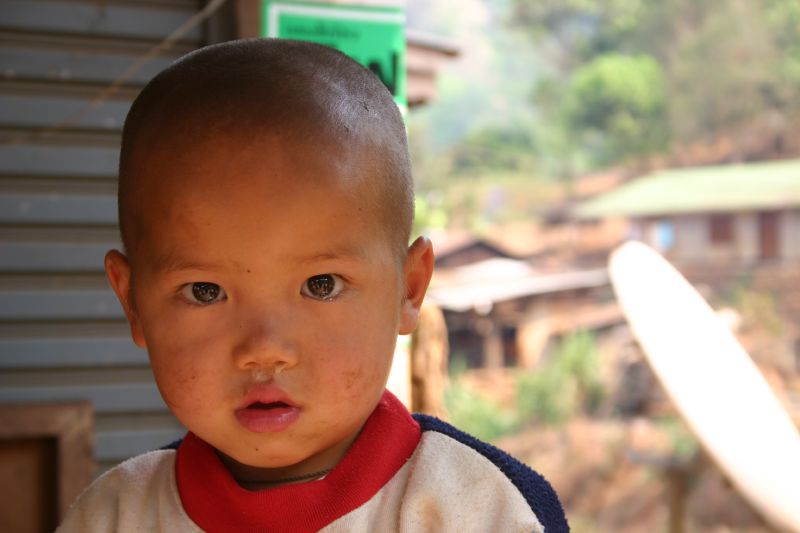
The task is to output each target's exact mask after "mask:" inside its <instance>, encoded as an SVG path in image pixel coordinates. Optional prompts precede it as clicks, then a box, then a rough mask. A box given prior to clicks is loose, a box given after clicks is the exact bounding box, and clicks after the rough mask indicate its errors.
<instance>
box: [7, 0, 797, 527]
mask: <svg viewBox="0 0 800 533" xmlns="http://www.w3.org/2000/svg"><path fill="white" fill-rule="evenodd" d="M273 3H275V2H273ZM284 3H285V2H284ZM328 3H329V4H331V3H332V4H339V3H337V2H328ZM349 3H351V4H364V3H365V2H356V1H354V2H349ZM366 3H367V4H376V3H377V4H384V5H386V4H390V5H397V4H401V5H402V6H403V8H404V9H405V13H406V19H405V20H406V22H405V26H404V28H403V34H402V35H403V40H404V45H405V47H406V50H405V53H406V76H407V94H406V95H405V96H406V102H407V104H408V112H407V124H408V132H409V142H410V147H411V152H412V159H413V164H414V172H415V179H416V186H417V220H416V229H415V231H416V232H417V233H424V234H427V235H429V236H430V237H431V238H432V240H433V243H434V248H435V251H436V257H437V258H436V271H435V274H434V279H433V282H432V286H431V289H430V292H429V297H428V304H427V305H426V307H425V309H424V311H423V314H422V323H421V327H420V330H419V332H418V333H417V334H416V335H415V336H414V337H413V338H411V339H409V340H408V342H407V343H405V341H404V343H405V344H404V343H401V346H406V345H407V347H408V351H409V352H410V355H411V359H410V367H411V377H412V382H411V388H410V392H409V394H408V397H409V402H410V403H411V405H412V407H414V408H415V409H416V410H422V411H426V412H430V413H433V414H436V415H438V416H441V417H443V418H446V419H448V420H450V421H451V422H452V423H454V424H455V425H457V426H459V427H461V428H463V429H464V430H466V431H468V432H470V433H473V434H475V435H476V436H478V437H479V438H482V439H485V440H489V441H491V442H493V443H494V444H496V445H497V446H499V447H501V448H503V449H505V450H507V451H509V452H511V453H512V454H514V455H515V456H517V457H519V458H520V459H522V460H523V461H526V462H528V463H529V464H531V465H532V466H533V467H534V468H536V469H537V470H539V471H540V472H542V473H543V474H544V475H545V476H546V477H547V478H548V479H549V480H550V481H551V482H552V483H553V485H554V486H555V488H556V490H557V492H558V493H559V495H560V497H561V498H562V501H563V503H564V505H565V507H566V509H567V514H568V518H569V520H570V523H571V525H572V527H573V529H574V531H576V532H578V533H580V532H589V531H619V532H639V531H670V532H678V531H689V532H706V531H709V532H728V531H731V532H733V531H735V532H753V533H755V532H770V531H776V530H775V529H773V526H770V525H769V524H768V523H767V521H766V520H765V518H764V517H762V516H760V515H759V514H758V512H757V511H756V510H754V509H753V508H752V507H751V506H750V505H749V504H748V503H747V502H746V501H745V500H744V498H743V497H742V496H741V495H739V494H738V493H737V491H736V490H735V488H734V487H733V486H732V485H731V483H730V482H729V481H728V480H727V479H726V478H725V476H724V475H723V474H722V473H721V472H720V471H719V470H718V469H717V468H716V466H715V465H714V463H713V462H712V461H711V460H710V459H709V457H708V456H707V454H706V453H705V452H704V450H703V449H702V447H701V446H700V445H699V443H698V441H697V438H696V437H695V436H694V435H693V434H692V432H691V431H690V430H689V429H687V426H686V425H685V424H684V422H683V421H682V420H681V418H680V416H679V414H678V413H677V411H676V410H675V408H674V407H673V405H672V403H671V402H670V400H669V398H668V397H667V396H666V394H665V393H664V392H663V390H662V388H661V387H660V385H659V383H658V381H657V380H656V379H655V377H654V376H653V374H652V372H651V370H650V369H649V367H648V365H647V362H646V360H645V358H644V356H643V354H642V352H641V350H640V348H639V347H638V345H637V343H636V341H635V340H634V338H633V336H632V334H631V332H630V330H629V328H628V327H627V325H626V322H625V319H624V317H623V314H622V312H621V310H620V308H619V305H618V303H617V301H616V299H615V296H614V293H613V290H612V288H611V285H610V281H609V275H608V271H607V261H608V256H609V253H610V252H611V251H612V250H613V249H614V248H615V247H616V246H618V245H619V244H621V243H623V242H625V241H626V240H630V239H637V240H641V241H644V242H646V243H647V244H649V245H650V246H652V247H653V248H655V249H656V250H658V251H659V252H661V253H662V254H663V255H664V256H665V257H666V258H667V259H669V260H670V261H671V262H672V263H673V264H674V265H676V266H677V267H678V268H679V270H680V271H681V272H682V273H683V274H684V275H685V276H686V277H687V278H688V279H689V280H690V281H691V282H692V283H693V284H695V286H696V287H697V288H698V289H699V290H700V292H701V293H702V294H703V295H704V296H705V297H706V299H707V300H708V301H709V302H710V303H711V305H712V306H713V307H714V308H715V310H717V311H718V313H719V315H720V317H721V318H722V319H723V320H725V322H726V323H727V324H728V325H729V327H730V328H731V329H732V330H733V331H734V333H735V334H736V336H737V338H738V339H739V341H740V342H741V343H742V345H743V346H744V347H745V349H746V350H747V351H748V353H749V354H750V355H751V356H752V358H753V359H754V361H755V362H756V364H757V366H758V368H759V369H760V370H761V372H762V373H763V375H764V376H765V377H766V379H767V381H768V382H769V384H770V385H771V386H772V388H773V390H774V392H775V393H776V395H777V396H778V398H779V399H780V401H781V403H782V405H783V406H784V407H785V408H786V410H787V412H789V413H790V416H792V417H793V420H794V421H795V423H796V424H797V425H798V426H800V120H798V118H800V3H798V2H796V0H758V1H744V0H715V1H710V0H704V1H690V0H662V1H660V2H649V1H646V0H608V1H593V0H537V1H532V0H460V1H458V2H454V1H447V0H407V1H406V2H366ZM263 6H264V4H263V3H262V2H260V1H259V0H230V1H228V2H224V1H220V0H214V1H211V2H203V1H195V0H102V1H101V0H0V369H2V372H0V404H3V405H0V501H5V502H9V501H14V500H15V499H16V500H17V501H18V502H19V503H18V505H16V506H11V507H14V508H13V509H12V508H11V507H9V506H8V505H6V506H3V509H0V529H2V530H5V529H7V530H9V531H17V530H19V531H22V530H26V531H28V530H29V531H37V530H48V524H50V525H52V524H54V523H55V522H56V521H57V517H58V515H59V513H60V512H63V509H64V508H65V506H66V505H68V503H69V502H70V501H71V499H72V497H74V494H75V493H76V491H79V490H80V489H81V488H82V487H83V486H84V485H85V484H86V482H88V480H90V479H91V478H92V477H93V476H94V475H97V474H99V473H101V472H102V471H104V470H106V469H108V468H109V467H111V466H113V465H114V464H116V463H118V462H119V461H121V460H123V459H125V458H127V457H130V456H132V455H135V454H138V453H141V452H142V451H145V450H148V449H153V448H157V447H159V446H161V445H163V444H165V443H168V442H170V441H172V440H173V439H174V438H176V437H178V436H180V435H181V434H182V432H183V430H182V428H181V427H180V425H179V424H178V423H177V422H176V421H175V420H174V419H173V417H172V416H171V415H170V414H169V412H168V411H167V409H166V407H165V406H164V405H163V402H162V400H161V398H160V396H159V395H158V391H157V390H156V388H155V385H154V384H153V381H152V376H151V374H150V371H149V368H148V365H147V359H146V354H144V353H143V352H142V351H141V350H138V349H137V348H135V347H134V345H133V344H132V343H131V341H130V340H129V339H128V335H127V328H126V324H125V321H124V317H123V315H122V312H121V310H120V309H119V306H118V304H117V302H116V300H115V298H114V296H113V294H112V293H111V291H110V290H109V289H108V287H107V286H106V283H105V280H104V276H103V272H102V258H103V254H104V253H105V251H106V250H107V249H109V248H113V247H118V246H119V244H118V235H117V230H116V200H115V177H116V164H117V150H118V146H119V134H120V130H121V126H122V122H123V120H124V116H125V113H126V112H127V109H128V107H129V105H130V102H131V101H132V99H133V98H134V97H135V95H136V94H137V93H138V91H139V90H140V89H141V87H142V86H143V85H144V84H145V83H146V82H147V80H149V79H150V78H151V77H152V76H153V75H154V74H155V73H156V72H158V71H159V70H160V69H162V68H164V67H165V66H166V65H168V64H169V63H170V62H171V61H173V60H174V59H176V58H177V57H180V56H181V55H183V54H184V53H186V52H188V51H190V50H192V49H195V48H197V47H199V46H202V45H203V44H206V43H210V42H218V41H221V40H226V39H232V38H236V37H242V36H254V35H259V34H263V33H262V29H263V28H262V20H261V19H260V17H261V16H262V15H261V13H262V11H261V9H262V8H263ZM724 376H725V368H720V369H719V378H720V379H724ZM42 402H49V403H48V404H46V409H45V408H44V407H42V406H43V405H45V404H42ZM22 403H26V404H30V405H27V406H23V409H24V410H22V411H20V409H21V408H20V407H19V404H22ZM43 409H44V410H43ZM42 428H44V429H42ZM42 435H44V436H46V437H47V438H46V439H42V438H41V437H42ZM21 473H25V475H24V476H22V474H21ZM22 477H24V479H26V480H28V481H25V482H20V479H22ZM26 483H27V484H26ZM29 485H30V486H29ZM28 489H29V491H30V494H31V496H30V498H29V500H28V499H24V498H23V497H22V496H21V494H23V493H25V494H28V493H27V492H25V491H26V490H28ZM25 498H28V496H25ZM23 500H24V501H23ZM26 506H27V507H26ZM20 508H23V509H31V510H33V511H31V513H32V515H31V516H34V515H35V518H36V520H38V522H36V523H33V525H31V524H32V523H31V522H29V523H28V525H27V526H23V525H21V522H14V520H17V519H18V517H19V515H21V514H24V513H20V512H19V510H20ZM46 509H51V510H50V511H45V510H46ZM48 513H49V514H48ZM9 524H10V525H9ZM3 525H6V526H8V527H7V528H4V527H3ZM24 527H27V528H28V529H24Z"/></svg>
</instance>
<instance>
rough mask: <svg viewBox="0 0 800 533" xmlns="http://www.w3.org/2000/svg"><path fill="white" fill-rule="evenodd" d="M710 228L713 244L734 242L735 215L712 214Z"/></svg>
mask: <svg viewBox="0 0 800 533" xmlns="http://www.w3.org/2000/svg"><path fill="white" fill-rule="evenodd" d="M709 230H710V236H711V243H712V244H729V243H731V242H733V217H732V216H731V215H711V218H710V219H709Z"/></svg>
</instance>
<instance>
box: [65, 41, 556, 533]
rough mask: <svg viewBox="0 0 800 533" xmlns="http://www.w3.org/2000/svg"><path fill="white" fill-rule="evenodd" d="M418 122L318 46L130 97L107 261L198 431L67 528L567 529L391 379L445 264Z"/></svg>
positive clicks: (270, 48)
mask: <svg viewBox="0 0 800 533" xmlns="http://www.w3.org/2000/svg"><path fill="white" fill-rule="evenodd" d="M412 192H413V191H412V181H411V169H410V164H409V157H408V149H407V145H406V137H405V128H404V125H403V121H402V119H401V117H400V114H399V112H398V109H397V107H396V105H395V104H394V102H393V100H392V98H391V95H390V94H389V92H388V91H387V90H386V88H385V87H384V86H383V85H382V84H381V83H380V81H379V80H378V79H377V78H376V77H375V76H374V75H373V74H372V73H370V72H369V71H368V70H366V69H365V68H363V67H361V66H360V65H358V64H357V63H356V62H354V61H352V60H351V59H349V58H347V57H346V56H344V55H343V54H341V53H339V52H337V51H335V50H333V49H330V48H327V47H323V46H321V45H316V44H311V43H303V42H295V41H283V40H277V39H256V40H246V41H236V42H228V43H224V44H219V45H214V46H209V47H207V48H203V49H201V50H198V51H196V52H193V53H191V54H189V55H187V56H186V57H184V58H182V59H181V60H179V61H178V62H176V63H175V64H174V65H172V66H171V67H169V68H167V69H166V70H165V71H163V72H162V73H160V74H159V75H158V76H156V77H155V78H154V79H153V80H152V81H151V82H150V83H149V84H148V85H147V87H145V89H144V90H143V91H142V93H141V94H140V95H139V97H138V98H137V99H136V101H135V102H134V104H133V107H132V108H131V111H130V113H129V115H128V118H127V120H126V122H125V127H124V131H123V140H122V152H121V156H120V174H119V215H120V227H121V232H122V240H123V244H124V249H125V253H124V254H123V253H121V252H119V251H115V250H112V251H111V252H109V253H108V255H107V256H106V271H107V273H108V278H109V280H110V282H111V285H112V286H113V288H114V291H115V292H116V294H117V296H118V297H119V300H120V302H121V303H122V306H123V308H124V310H125V314H126V316H127V318H128V321H129V323H130V328H131V334H132V336H133V340H134V341H135V342H136V344H137V345H139V346H141V347H146V348H147V350H148V353H149V357H150V361H151V365H152V368H153V373H154V375H155V378H156V382H157V384H158V388H159V390H160V392H161V394H162V396H163V398H164V401H165V402H166V404H167V405H168V406H169V408H170V409H171V411H172V412H173V413H174V414H175V416H176V417H177V418H178V420H180V421H181V423H183V424H184V425H185V426H186V428H188V430H189V433H188V434H187V435H186V437H185V438H184V439H183V440H182V442H181V443H180V444H179V445H177V446H176V447H175V448H176V449H166V450H159V451H154V452H150V453H146V454H144V455H141V456H139V457H135V458H133V459H130V460H128V461H126V462H124V463H122V464H121V465H119V466H117V467H116V468H113V469H112V470H110V471H108V472H107V473H105V474H104V475H103V476H101V477H100V478H99V479H98V480H97V481H95V483H94V484H92V486H90V487H89V488H88V489H87V490H86V491H85V492H84V494H83V495H82V496H81V497H80V498H79V499H78V501H77V502H76V503H75V504H74V505H73V507H72V509H71V510H70V512H69V514H68V516H67V517H66V519H65V521H64V523H63V524H62V525H61V528H60V531H63V532H73V531H80V532H85V531H168V532H180V531H201V530H205V531H211V532H216V531H236V532H240V531H287V532H292V533H298V532H306V531H308V532H311V531H318V530H323V531H348V532H349V531H376V532H384V531H407V532H417V531H436V532H438V531H454V532H459V533H461V532H467V531H492V532H494V531H503V532H516V531H519V532H523V531H524V532H531V531H543V530H546V531H547V532H548V533H550V532H560V531H566V530H567V529H568V528H567V522H566V520H565V518H564V514H563V511H562V509H561V505H560V504H559V501H558V498H557V497H556V495H555V493H554V492H553V490H552V489H551V488H550V486H549V485H548V484H547V482H546V481H545V480H544V479H543V478H542V477H541V476H539V475H538V474H536V473H535V472H533V471H532V470H530V469H528V468H527V467H525V466H524V465H522V464H521V463H519V462H517V461H516V460H514V459H512V458H511V457H509V456H508V455H506V454H504V453H503V452H501V451H499V450H497V449H495V448H493V447H491V446H489V445H486V444H484V443H481V442H479V441H477V440H475V439H474V438H472V437H470V436H468V435H465V434H464V433H461V432H459V431H458V430H456V429H454V428H453V427H451V426H449V425H447V424H445V423H443V422H441V421H439V420H437V419H434V418H431V417H426V416H422V415H415V416H413V417H412V416H411V415H410V414H409V413H408V411H406V409H405V408H404V407H403V405H402V404H401V403H400V402H399V401H398V400H397V399H396V398H395V397H394V396H392V395H391V394H390V393H389V392H386V391H385V389H384V387H385V385H386V380H387V376H388V373H389V367H390V365H391V359H392V354H393V349H394V344H395V340H396V337H397V335H398V333H399V334H407V333H410V332H411V331H412V330H413V329H414V327H415V325H416V320H417V314H418V312H419V308H420V304H421V303H422V299H423V296H424V294H425V291H426V289H427V286H428V282H429V280H430V276H431V271H432V269H433V252H432V249H431V244H430V242H429V241H428V240H427V239H425V238H422V237H420V238H418V239H417V240H415V241H414V242H413V244H411V246H410V247H409V246H408V242H409V233H410V228H411V221H412V215H413V194H412Z"/></svg>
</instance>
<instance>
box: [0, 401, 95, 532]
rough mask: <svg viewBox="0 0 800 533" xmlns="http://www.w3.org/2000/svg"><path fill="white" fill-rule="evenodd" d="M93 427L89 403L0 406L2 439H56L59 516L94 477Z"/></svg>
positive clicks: (0, 434)
mask: <svg viewBox="0 0 800 533" xmlns="http://www.w3.org/2000/svg"><path fill="white" fill-rule="evenodd" d="M93 429H94V424H93V417H92V408H91V406H90V405H89V404H88V403H86V402H72V403H67V404H63V403H62V404H34V405H0V439H19V438H26V437H33V438H55V439H56V441H57V447H58V451H57V454H58V460H57V469H58V474H57V477H58V481H57V483H58V514H59V519H61V518H63V517H64V514H65V513H66V511H67V509H68V508H69V506H70V504H71V503H72V502H73V501H74V500H75V498H77V497H78V495H79V494H80V493H81V491H83V489H84V488H85V487H86V486H87V485H88V484H89V482H90V481H91V479H92V474H93V471H94V461H93V458H92V455H91V453H92V433H93Z"/></svg>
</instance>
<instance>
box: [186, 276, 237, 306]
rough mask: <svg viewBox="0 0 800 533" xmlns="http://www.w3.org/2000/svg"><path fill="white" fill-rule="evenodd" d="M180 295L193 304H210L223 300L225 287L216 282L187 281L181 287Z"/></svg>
mask: <svg viewBox="0 0 800 533" xmlns="http://www.w3.org/2000/svg"><path fill="white" fill-rule="evenodd" d="M181 295H183V297H184V298H186V299H187V300H188V301H190V302H191V303H193V304H198V305H210V304H213V303H217V302H221V301H222V300H225V299H226V298H227V297H228V295H227V294H225V289H223V288H222V287H220V286H219V285H217V284H216V283H209V282H207V281H198V282H195V283H187V284H186V285H184V286H183V287H182V288H181Z"/></svg>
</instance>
